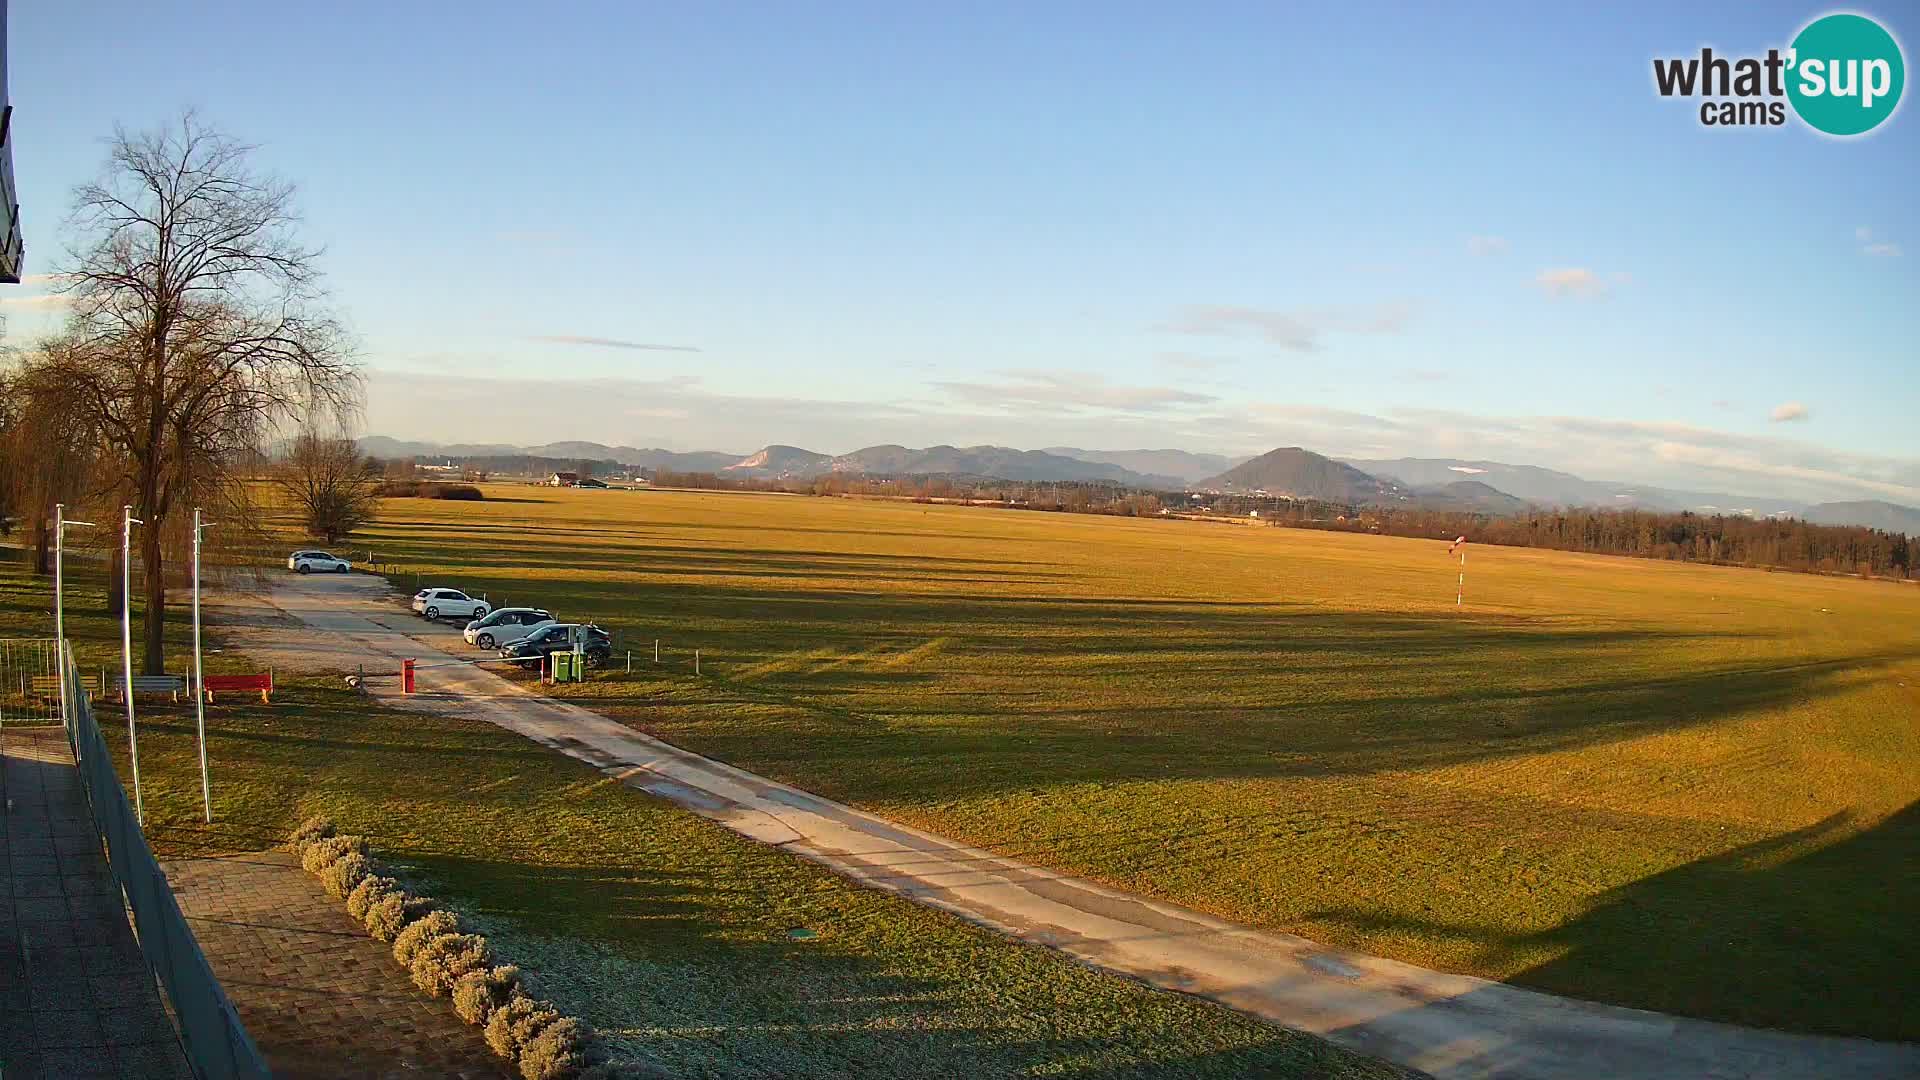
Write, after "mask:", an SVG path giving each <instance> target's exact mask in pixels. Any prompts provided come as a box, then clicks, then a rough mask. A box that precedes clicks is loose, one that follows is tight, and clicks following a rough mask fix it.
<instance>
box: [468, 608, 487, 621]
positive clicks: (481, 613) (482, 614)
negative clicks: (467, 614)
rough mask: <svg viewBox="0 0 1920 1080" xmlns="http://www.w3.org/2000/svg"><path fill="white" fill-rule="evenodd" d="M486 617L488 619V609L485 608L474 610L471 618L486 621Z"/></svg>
mask: <svg viewBox="0 0 1920 1080" xmlns="http://www.w3.org/2000/svg"><path fill="white" fill-rule="evenodd" d="M486 617H487V609H486V608H483V607H477V608H474V609H473V615H472V616H471V618H475V619H484V618H486Z"/></svg>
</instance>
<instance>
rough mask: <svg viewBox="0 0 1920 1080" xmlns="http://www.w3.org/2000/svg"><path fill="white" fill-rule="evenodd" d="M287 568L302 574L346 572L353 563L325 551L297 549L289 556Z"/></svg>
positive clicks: (351, 567)
mask: <svg viewBox="0 0 1920 1080" xmlns="http://www.w3.org/2000/svg"><path fill="white" fill-rule="evenodd" d="M287 569H289V570H292V571H294V572H296V573H301V574H344V573H346V572H347V571H349V570H351V569H353V564H352V563H349V562H347V560H345V559H340V558H335V557H334V556H332V555H329V554H327V553H326V552H324V551H296V552H294V553H293V554H291V555H289V556H287Z"/></svg>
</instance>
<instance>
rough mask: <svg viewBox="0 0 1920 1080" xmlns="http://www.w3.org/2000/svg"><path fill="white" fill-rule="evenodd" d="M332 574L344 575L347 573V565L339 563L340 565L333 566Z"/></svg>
mask: <svg viewBox="0 0 1920 1080" xmlns="http://www.w3.org/2000/svg"><path fill="white" fill-rule="evenodd" d="M333 572H334V573H336V574H344V573H346V572H347V564H346V563H340V564H338V565H336V566H335V567H334V568H333Z"/></svg>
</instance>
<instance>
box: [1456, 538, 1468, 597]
mask: <svg viewBox="0 0 1920 1080" xmlns="http://www.w3.org/2000/svg"><path fill="white" fill-rule="evenodd" d="M1466 597H1467V549H1466V548H1464V547H1463V548H1461V549H1460V582H1459V584H1457V585H1455V586H1454V590H1453V606H1454V607H1459V606H1460V604H1461V602H1462V601H1464V600H1465V599H1466Z"/></svg>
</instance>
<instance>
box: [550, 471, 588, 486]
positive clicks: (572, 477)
mask: <svg viewBox="0 0 1920 1080" xmlns="http://www.w3.org/2000/svg"><path fill="white" fill-rule="evenodd" d="M579 483H580V474H579V473H570V472H557V473H554V474H553V475H552V476H549V477H547V486H548V487H575V486H577V485H578V484H579Z"/></svg>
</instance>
